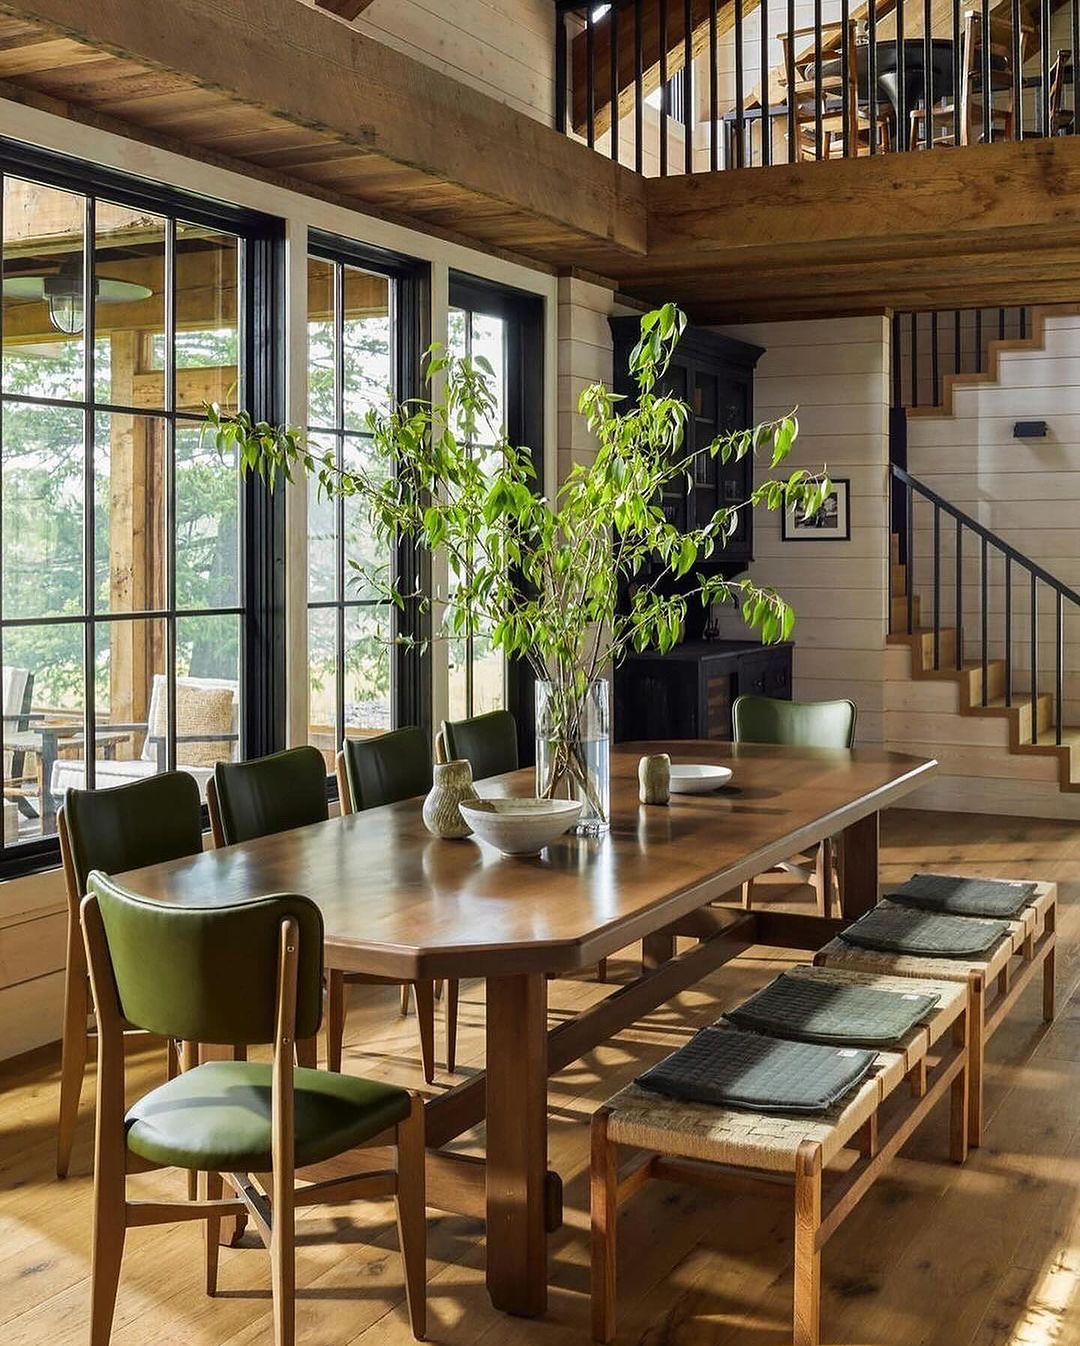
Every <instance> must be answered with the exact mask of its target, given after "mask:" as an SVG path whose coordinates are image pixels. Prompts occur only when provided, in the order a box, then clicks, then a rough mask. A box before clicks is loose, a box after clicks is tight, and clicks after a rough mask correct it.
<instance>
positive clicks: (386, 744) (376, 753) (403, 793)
mask: <svg viewBox="0 0 1080 1346" xmlns="http://www.w3.org/2000/svg"><path fill="white" fill-rule="evenodd" d="M341 750H342V752H343V753H344V756H345V778H346V780H347V781H348V782H349V794H350V795H351V796H352V804H353V808H354V809H355V810H356V811H357V812H358V813H359V812H360V811H361V810H362V809H374V808H378V807H379V806H380V805H381V804H396V803H397V801H398V800H399V799H412V798H413V797H414V796H415V795H424V794H427V792H428V791H429V790H430V789H431V745H430V743H429V742H428V737H427V735H426V734H425V733H424V731H423V730H422V729H417V728H415V727H414V726H412V725H410V726H409V727H408V728H406V729H395V730H394V731H393V732H392V733H389V734H380V735H379V736H378V738H347V739H346V740H345V742H344V743H343V744H342V749H341Z"/></svg>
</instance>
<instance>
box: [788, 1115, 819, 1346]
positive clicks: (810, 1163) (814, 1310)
mask: <svg viewBox="0 0 1080 1346" xmlns="http://www.w3.org/2000/svg"><path fill="white" fill-rule="evenodd" d="M820 1229H821V1147H820V1145H818V1143H817V1142H816V1141H812V1140H804V1141H803V1143H802V1144H801V1145H800V1146H799V1150H798V1153H797V1154H796V1156H795V1315H794V1336H795V1346H819V1343H820V1341H821V1248H820V1247H819V1246H818V1232H819V1231H820Z"/></svg>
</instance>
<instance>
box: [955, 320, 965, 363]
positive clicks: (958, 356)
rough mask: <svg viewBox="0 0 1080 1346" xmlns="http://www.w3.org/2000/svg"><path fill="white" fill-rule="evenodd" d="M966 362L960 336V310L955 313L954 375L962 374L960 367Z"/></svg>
mask: <svg viewBox="0 0 1080 1346" xmlns="http://www.w3.org/2000/svg"><path fill="white" fill-rule="evenodd" d="M963 362H964V352H963V347H962V344H961V334H960V310H959V309H957V310H956V311H955V312H954V313H953V373H954V374H959V373H960V366H961V365H962V364H963Z"/></svg>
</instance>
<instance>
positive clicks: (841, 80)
mask: <svg viewBox="0 0 1080 1346" xmlns="http://www.w3.org/2000/svg"><path fill="white" fill-rule="evenodd" d="M856 32H857V23H856V21H855V20H854V19H848V20H847V21H846V22H845V21H844V20H843V19H836V20H833V21H832V22H829V23H823V24H821V25H820V28H814V27H807V28H793V29H792V30H791V31H790V32H784V33H778V34H777V40H778V41H779V43H780V49H781V62H780V84H781V86H782V87H783V88H784V90H785V96H786V97H787V99H788V100H789V103H790V104H791V105H792V107H793V120H794V123H795V142H796V143H795V145H794V147H793V148H794V151H795V157H796V159H797V160H798V161H799V162H804V161H808V160H809V161H813V160H816V159H831V158H833V157H836V156H835V155H834V150H835V148H836V147H837V146H838V145H839V147H840V153H841V154H842V155H843V154H846V155H847V156H849V157H851V158H855V157H856V156H857V155H858V154H859V153H860V151H861V150H862V149H863V148H864V147H865V152H866V153H867V154H869V153H870V142H871V138H874V139H876V145H875V149H876V150H878V151H879V152H884V151H886V150H888V149H889V148H890V147H891V145H890V139H891V122H890V119H889V114H888V111H887V109H885V108H879V109H878V110H877V113H876V117H875V119H874V121H871V118H870V113H869V112H868V111H866V110H864V109H863V108H861V107H860V106H859V80H858V55H857V51H856V48H857V43H856V41H855V36H856ZM796 38H813V40H814V46H812V47H810V48H809V49H808V50H806V51H804V52H802V53H801V54H800V55H796V52H795V39H796ZM845 48H846V64H845V65H844V66H843V68H842V70H841V73H840V74H839V75H829V76H826V77H818V76H817V75H816V74H804V73H803V67H805V66H806V65H808V64H812V65H821V64H822V63H824V62H825V61H826V60H829V59H834V60H838V61H842V62H843V61H844V60H845ZM845 92H846V101H847V111H846V116H845V113H844V109H843V102H844V98H845ZM819 97H820V100H821V105H820V107H819V105H818V99H819ZM830 97H831V99H832V105H831V106H829V107H826V104H828V103H829V100H830ZM838 102H839V103H840V107H839V109H838V108H837V106H836V105H837V103H838ZM807 104H808V106H805V107H804V105H807ZM819 125H820V129H821V143H820V145H819V144H818V127H819ZM864 137H865V139H864Z"/></svg>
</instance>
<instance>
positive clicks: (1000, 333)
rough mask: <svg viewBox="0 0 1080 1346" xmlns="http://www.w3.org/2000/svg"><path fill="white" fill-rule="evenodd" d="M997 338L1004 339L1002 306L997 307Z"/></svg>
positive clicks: (1003, 311)
mask: <svg viewBox="0 0 1080 1346" xmlns="http://www.w3.org/2000/svg"><path fill="white" fill-rule="evenodd" d="M998 340H999V341H1004V340H1005V310H1004V309H1003V308H999V309H998Z"/></svg>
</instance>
